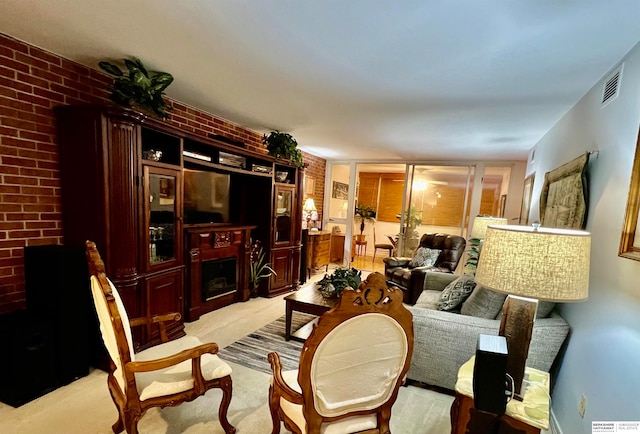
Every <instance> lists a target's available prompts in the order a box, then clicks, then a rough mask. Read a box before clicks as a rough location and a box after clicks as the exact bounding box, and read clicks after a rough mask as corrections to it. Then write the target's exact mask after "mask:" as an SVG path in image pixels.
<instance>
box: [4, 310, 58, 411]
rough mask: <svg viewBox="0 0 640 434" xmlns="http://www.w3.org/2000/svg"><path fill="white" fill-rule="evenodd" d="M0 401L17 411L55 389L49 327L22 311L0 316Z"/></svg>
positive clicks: (50, 330)
mask: <svg viewBox="0 0 640 434" xmlns="http://www.w3.org/2000/svg"><path fill="white" fill-rule="evenodd" d="M0 343H1V345H2V357H0V372H1V373H2V374H1V378H0V401H2V402H4V403H7V404H9V405H11V406H13V407H19V406H21V405H22V404H25V403H27V402H29V401H31V400H33V399H36V398H38V397H40V396H42V395H44V394H46V393H49V392H51V391H52V390H54V389H56V388H57V387H58V381H57V375H56V366H55V363H54V361H55V349H54V342H53V325H52V323H51V322H50V321H47V320H43V319H41V318H38V317H33V316H30V315H28V314H27V313H26V312H25V311H19V312H12V313H10V314H6V315H2V316H0Z"/></svg>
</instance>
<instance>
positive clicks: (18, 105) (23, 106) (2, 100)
mask: <svg viewBox="0 0 640 434" xmlns="http://www.w3.org/2000/svg"><path fill="white" fill-rule="evenodd" d="M0 105H3V106H5V107H11V108H14V109H16V110H21V111H25V112H30V111H33V108H32V107H31V104H29V103H26V102H24V101H17V100H15V99H10V98H7V97H4V96H0Z"/></svg>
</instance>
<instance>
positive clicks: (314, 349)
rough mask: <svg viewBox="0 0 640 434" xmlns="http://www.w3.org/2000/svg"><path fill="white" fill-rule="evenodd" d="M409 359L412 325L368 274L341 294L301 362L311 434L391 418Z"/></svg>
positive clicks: (392, 293) (396, 296)
mask: <svg viewBox="0 0 640 434" xmlns="http://www.w3.org/2000/svg"><path fill="white" fill-rule="evenodd" d="M412 353H413V321H412V316H411V313H410V312H409V311H408V310H407V309H406V308H405V307H404V306H403V304H402V291H401V290H399V289H395V288H388V287H387V285H386V280H385V278H384V276H383V275H382V274H380V273H372V274H371V275H370V276H369V277H368V278H367V279H366V280H365V281H364V282H363V283H362V284H361V285H360V287H359V288H358V290H350V289H347V290H345V291H343V293H342V295H341V298H340V301H339V304H338V306H336V307H335V308H334V309H332V310H331V311H329V312H327V313H325V314H324V315H323V316H322V317H321V318H320V319H319V321H318V324H317V326H316V328H315V329H314V330H313V332H312V334H311V336H309V338H308V339H307V341H306V342H305V344H304V347H303V349H302V353H301V356H300V368H299V372H298V383H299V384H300V387H301V389H302V394H303V396H304V404H303V413H304V415H305V419H306V421H307V424H308V426H309V431H312V429H311V427H313V426H315V427H319V426H320V425H321V423H322V422H323V421H325V420H326V418H333V417H340V418H343V417H350V416H352V415H354V413H356V412H358V414H363V413H362V412H365V413H377V412H381V411H386V410H388V411H389V413H390V412H391V406H392V405H393V403H394V402H395V400H396V398H397V394H398V388H399V387H400V385H401V383H402V380H403V379H404V377H405V375H406V373H407V371H408V369H409V364H410V361H411V356H412ZM385 409H386V410H385Z"/></svg>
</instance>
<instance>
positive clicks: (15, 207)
mask: <svg viewBox="0 0 640 434" xmlns="http://www.w3.org/2000/svg"><path fill="white" fill-rule="evenodd" d="M2 211H3V212H4V213H6V214H0V220H9V218H8V216H9V215H11V214H8V213H16V212H18V213H19V212H21V211H22V205H20V204H17V203H3V204H2ZM18 220H19V219H18Z"/></svg>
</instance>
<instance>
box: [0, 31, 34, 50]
mask: <svg viewBox="0 0 640 434" xmlns="http://www.w3.org/2000/svg"><path fill="white" fill-rule="evenodd" d="M0 45H3V46H5V47H7V48H10V49H12V50H16V51H20V52H22V53H28V52H29V46H28V45H26V44H25V43H23V42H20V41H18V40H17V39H14V38H12V37H11V36H8V35H3V34H2V33H0Z"/></svg>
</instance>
